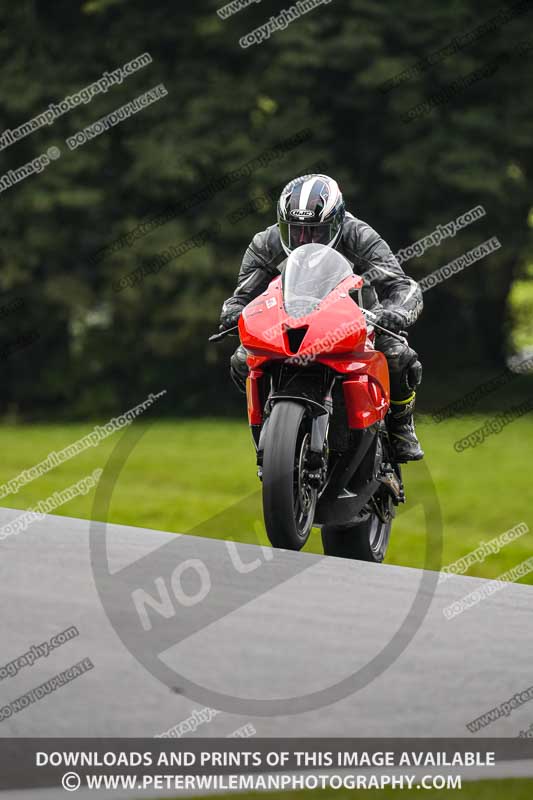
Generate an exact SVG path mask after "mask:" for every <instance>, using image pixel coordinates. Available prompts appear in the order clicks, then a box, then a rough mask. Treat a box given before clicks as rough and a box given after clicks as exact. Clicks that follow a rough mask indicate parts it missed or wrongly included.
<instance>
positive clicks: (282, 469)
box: [263, 400, 317, 550]
mask: <svg viewBox="0 0 533 800" xmlns="http://www.w3.org/2000/svg"><path fill="white" fill-rule="evenodd" d="M310 421H311V420H310V419H309V418H308V416H307V414H306V410H305V408H304V406H302V405H300V404H299V403H294V402H292V401H290V400H286V401H281V402H278V403H276V405H275V406H274V408H273V409H272V413H271V414H270V419H269V422H268V431H267V437H266V442H265V447H264V452H263V514H264V517H265V527H266V531H267V534H268V538H269V539H270V542H271V543H272V545H273V546H274V547H282V548H284V549H286V550H301V548H302V547H303V546H304V544H305V543H306V541H307V539H308V538H309V534H310V532H311V527H312V525H313V519H314V515H315V507H316V499H317V490H316V488H314V487H312V486H311V485H310V483H309V478H308V475H309V470H308V468H307V460H308V453H309V445H310V440H311V434H310Z"/></svg>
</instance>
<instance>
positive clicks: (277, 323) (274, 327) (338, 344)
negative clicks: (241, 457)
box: [239, 275, 390, 428]
mask: <svg viewBox="0 0 533 800" xmlns="http://www.w3.org/2000/svg"><path fill="white" fill-rule="evenodd" d="M362 285H363V281H362V279H361V278H360V277H359V276H358V275H350V276H349V277H347V278H345V279H344V280H343V281H342V282H341V283H339V285H338V286H337V287H336V288H335V289H334V290H333V291H332V292H331V293H330V294H328V295H327V297H325V298H324V300H322V302H321V303H319V304H318V305H317V307H316V308H315V309H314V310H313V311H312V312H311V313H310V314H307V315H306V316H304V317H299V318H298V319H294V318H292V317H290V316H289V315H288V314H287V312H286V311H285V308H284V305H283V294H282V283H281V276H280V277H277V278H274V280H272V281H271V283H270V285H269V287H268V289H267V290H266V291H265V292H263V294H261V295H259V297H257V298H256V299H255V300H253V301H252V302H251V303H249V304H248V305H247V306H246V308H245V309H244V311H243V313H242V315H241V318H240V320H239V334H240V339H241V342H242V344H243V346H244V347H245V348H246V350H247V351H248V366H249V367H250V376H249V378H248V380H247V387H246V390H247V391H246V393H247V401H248V419H249V422H250V425H260V424H261V423H262V420H263V409H262V405H261V399H260V391H259V382H260V381H261V379H262V378H263V371H262V369H261V368H262V367H263V366H264V365H266V364H267V363H268V362H271V361H275V360H280V359H281V360H284V361H288V362H290V363H292V364H294V365H296V366H301V367H305V366H306V365H307V364H311V363H312V362H314V361H316V362H319V363H321V364H325V365H327V366H328V367H330V368H331V369H333V370H335V371H336V372H338V373H340V374H342V375H344V376H345V379H344V381H343V391H344V399H345V403H346V409H347V416H348V425H349V427H350V428H366V427H368V426H370V425H373V424H374V423H375V422H378V421H379V420H380V419H383V418H384V416H385V414H386V413H387V410H388V408H389V403H390V388H389V372H388V366H387V361H386V359H385V356H384V355H383V354H382V353H380V352H379V351H376V350H374V348H373V346H372V341H371V339H370V338H369V337H368V334H367V327H366V320H365V317H364V315H363V313H362V312H361V310H360V309H359V307H358V306H357V305H356V304H355V303H354V301H353V300H352V298H351V297H350V295H349V294H348V292H349V290H351V289H360V288H361V287H362ZM305 328H307V330H306V331H302V330H301V329H305ZM294 329H300V336H302V335H303V338H302V339H301V344H300V345H299V347H298V348H297V350H296V351H295V350H291V346H290V340H289V337H288V335H287V331H289V330H294ZM293 344H294V342H293Z"/></svg>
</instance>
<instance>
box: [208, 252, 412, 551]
mask: <svg viewBox="0 0 533 800" xmlns="http://www.w3.org/2000/svg"><path fill="white" fill-rule="evenodd" d="M362 286H363V280H362V278H361V277H360V276H358V275H355V274H354V272H353V267H352V265H351V264H350V263H349V261H347V260H346V258H344V257H343V256H342V255H341V254H340V253H338V252H337V251H336V250H333V249H332V248H330V247H326V246H324V245H321V244H307V245H302V246H301V247H298V248H297V249H296V250H295V251H294V252H293V253H292V254H291V255H290V256H289V258H288V259H287V261H285V262H284V265H283V266H282V267H281V275H280V276H279V277H276V278H274V279H273V280H272V281H271V283H270V285H269V286H268V289H267V290H266V291H265V292H263V294H261V295H260V296H259V297H257V298H256V299H255V300H253V301H252V302H251V303H249V304H248V305H247V306H246V307H245V309H244V310H243V313H242V315H241V317H240V319H239V325H238V329H239V335H240V339H241V343H242V345H243V346H244V347H245V348H246V351H247V353H248V359H247V362H248V366H249V369H250V373H249V377H248V379H247V382H246V394H247V403H248V419H249V423H250V427H251V431H252V435H253V439H254V443H255V447H256V450H257V464H258V475H259V477H260V479H261V480H262V482H263V513H264V519H265V526H266V530H267V534H268V537H269V539H270V541H271V543H272V545H273V546H274V547H281V548H285V549H289V550H300V549H301V548H302V547H303V545H304V544H305V542H306V541H307V539H308V537H309V534H310V532H311V528H312V527H313V526H320V527H321V530H322V542H323V546H324V552H325V554H326V555H334V556H341V557H344V558H357V559H361V560H364V561H376V562H379V561H382V560H383V557H384V555H385V551H386V549H387V545H388V542H389V538H390V532H391V525H392V520H393V517H394V515H395V510H396V506H397V505H398V504H399V503H401V502H405V496H404V489H403V481H402V475H401V469H400V466H399V465H398V464H396V463H395V462H394V458H393V455H392V450H391V446H390V443H389V437H388V434H387V428H386V425H385V421H384V419H385V415H386V413H387V411H388V408H389V402H390V394H389V373H388V366H387V361H386V359H385V356H384V355H383V354H382V353H380V352H379V351H378V350H375V349H374V346H373V341H374V330H373V326H372V325H371V324H369V325H367V320H366V316H369V312H366V311H364V309H363V307H362V299H361V290H362ZM365 315H366V316H365ZM376 327H379V326H376ZM226 333H228V332H226V331H225V332H224V333H223V334H219V335H218V336H214V337H211V338H212V339H218V338H222V336H224V335H226Z"/></svg>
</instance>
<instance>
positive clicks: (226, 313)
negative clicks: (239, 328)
mask: <svg viewBox="0 0 533 800" xmlns="http://www.w3.org/2000/svg"><path fill="white" fill-rule="evenodd" d="M241 314H242V308H240V307H237V308H236V307H235V306H229V307H228V308H225V307H224V308H223V309H222V314H221V315H220V326H219V330H220V332H221V333H222V331H227V330H228V328H234V327H235V325H236V324H237V323H238V321H239V317H240V316H241Z"/></svg>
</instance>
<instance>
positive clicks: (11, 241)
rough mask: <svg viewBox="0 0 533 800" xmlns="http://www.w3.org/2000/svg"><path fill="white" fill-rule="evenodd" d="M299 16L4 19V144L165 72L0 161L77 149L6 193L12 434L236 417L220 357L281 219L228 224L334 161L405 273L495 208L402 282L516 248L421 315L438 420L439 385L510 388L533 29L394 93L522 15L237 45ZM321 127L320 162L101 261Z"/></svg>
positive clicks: (365, 1) (35, 15) (136, 9)
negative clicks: (448, 227)
mask: <svg viewBox="0 0 533 800" xmlns="http://www.w3.org/2000/svg"><path fill="white" fill-rule="evenodd" d="M290 4H291V3H290V2H289V0H286V2H285V3H284V5H283V3H282V0H280V2H276V3H271V2H268V0H264V2H261V3H257V4H253V5H251V6H250V7H249V8H247V9H244V10H242V11H240V12H239V13H238V14H236V15H234V16H233V17H231V18H230V19H228V20H225V21H222V20H221V19H219V17H218V16H217V14H216V9H217V8H220V6H221V5H223V3H222V1H221V0H220V1H219V0H208V1H207V2H205V1H204V2H203V3H201V4H191V5H189V4H187V3H175V2H170V0H158V1H157V2H154V3H149V2H144V0H87V2H77V1H76V2H73V0H55V2H54V3H50V2H45V1H44V0H19V2H18V3H16V4H11V3H8V2H7V0H2V2H1V3H0V9H1V21H0V22H1V33H0V59H1V63H2V116H1V126H0V127H1V130H0V133H1V132H2V131H3V130H5V129H7V128H10V129H13V128H16V127H17V126H18V125H20V124H22V123H23V122H25V121H27V120H29V119H31V118H32V117H33V116H35V115H36V114H38V113H40V112H41V111H43V110H44V109H45V108H47V106H48V104H49V103H51V102H54V103H58V102H59V101H60V100H61V99H62V98H64V97H65V96H66V95H70V94H73V93H75V92H76V91H78V90H80V89H81V88H82V87H84V86H86V85H88V84H90V83H91V82H92V81H95V80H97V79H98V78H99V77H100V76H101V74H102V73H103V72H104V71H105V70H108V71H112V70H114V69H116V68H117V67H119V66H121V65H123V64H124V63H125V62H127V61H130V60H131V59H133V58H135V56H137V55H139V54H141V53H143V52H145V51H147V52H149V53H150V54H151V56H152V58H153V63H152V64H150V65H149V66H147V67H145V68H144V69H142V70H140V71H139V72H137V73H136V74H135V75H134V76H132V77H129V78H127V79H126V80H124V82H123V83H122V85H120V86H114V87H112V88H110V89H109V91H108V92H107V93H106V94H103V95H100V96H98V97H95V98H94V99H93V100H92V102H91V103H89V104H87V105H82V106H80V107H79V108H77V109H75V110H72V111H70V112H69V113H67V114H65V115H64V116H62V117H61V118H60V119H58V120H57V121H56V122H55V123H54V124H53V125H52V126H50V127H45V128H43V129H41V130H39V131H36V132H34V133H33V134H32V135H31V136H28V137H26V138H25V139H23V140H21V141H19V142H18V143H16V144H14V145H12V146H10V147H8V148H6V149H4V150H3V151H2V152H0V174H2V175H3V174H5V173H6V172H7V171H8V170H10V169H14V168H16V167H18V166H20V165H22V164H25V163H26V162H27V161H29V160H30V159H32V158H35V157H36V156H37V155H39V154H40V153H43V152H45V151H46V150H47V149H48V148H49V147H50V146H52V145H55V146H57V147H59V148H60V150H61V157H60V158H59V159H58V160H57V161H55V162H54V163H52V164H51V165H50V167H48V168H47V169H46V170H45V171H44V172H42V173H41V174H39V175H33V176H31V177H29V178H27V179H26V180H24V181H22V182H21V183H19V184H18V185H16V186H13V187H12V188H10V189H8V190H6V191H4V192H3V193H2V194H0V207H1V213H0V232H1V242H0V258H1V261H0V263H1V271H0V291H1V295H0V297H1V303H0V305H1V306H2V307H4V306H6V305H8V304H10V303H13V302H15V301H18V300H20V301H21V302H22V305H21V306H18V307H17V310H16V311H13V312H11V313H5V314H3V315H0V340H1V344H0V349H1V350H2V353H3V356H2V358H1V366H0V368H1V373H2V392H1V395H0V410H1V411H2V413H4V414H8V415H11V416H13V415H15V416H22V417H26V418H52V417H54V416H58V415H60V416H62V417H89V416H95V415H99V414H104V413H108V412H110V411H115V410H117V409H118V410H123V409H124V408H127V407H128V406H129V404H130V405H133V404H134V403H135V402H138V401H139V400H140V399H143V398H144V396H145V395H146V394H148V393H149V392H150V391H158V390H159V389H160V388H161V387H167V389H168V390H169V396H170V397H171V398H172V407H170V406H169V410H170V411H171V412H172V413H177V414H190V413H199V412H201V413H210V414H218V413H230V412H233V411H235V410H237V409H239V410H241V411H242V401H241V399H240V398H239V397H238V396H236V395H235V393H234V390H233V387H232V386H231V384H230V382H229V380H228V377H227V357H228V354H229V351H230V346H229V345H228V344H227V343H226V344H225V345H223V346H221V347H220V348H215V347H213V346H212V345H211V346H210V345H208V344H207V337H208V335H209V334H210V333H212V332H213V331H214V330H215V329H216V326H217V321H218V310H219V306H220V304H221V302H222V300H223V299H224V298H225V297H227V296H228V295H229V294H230V293H231V291H232V289H233V286H234V283H235V277H236V273H237V270H238V267H239V263H240V259H241V256H242V253H243V251H244V249H245V247H246V245H247V243H248V241H249V240H250V238H251V237H252V235H253V234H254V232H255V231H256V230H259V229H261V228H263V227H265V226H266V225H267V224H270V223H271V222H272V221H273V220H274V215H275V204H274V203H273V202H270V204H266V203H263V204H262V206H261V208H260V209H259V210H257V211H255V212H253V213H251V214H249V215H248V216H246V217H245V218H244V219H242V220H241V221H240V222H238V223H234V222H231V221H230V216H231V214H232V212H234V211H235V210H236V209H238V208H239V207H241V206H242V205H243V204H245V203H246V202H248V201H249V200H250V199H253V198H255V197H258V196H260V195H263V194H264V193H265V192H267V191H269V190H271V189H272V188H275V189H276V190H277V189H278V188H279V187H281V186H282V185H283V184H284V183H285V182H286V181H288V180H289V179H290V178H292V177H293V176H295V175H296V174H298V173H300V172H302V171H307V170H308V169H309V167H311V166H312V165H314V164H317V163H322V164H323V165H324V169H325V171H327V172H328V173H330V174H332V175H334V176H335V177H337V179H338V180H339V183H340V184H341V187H342V188H343V191H344V193H345V196H346V199H347V203H348V207H349V208H350V210H351V211H352V212H353V213H355V215H356V216H360V217H361V218H363V219H365V220H366V221H368V222H369V223H370V224H371V225H373V226H374V227H375V228H376V229H377V230H378V231H380V232H381V233H382V235H383V236H384V237H385V238H386V239H387V240H388V242H389V243H390V245H391V247H392V249H393V250H394V251H396V250H398V249H400V248H402V247H405V246H407V245H409V244H411V243H412V242H414V241H415V240H417V239H418V238H420V237H422V236H424V235H426V234H429V233H430V232H431V231H432V230H433V229H434V228H435V227H436V226H437V225H438V224H445V223H447V222H449V221H451V220H453V219H455V217H457V216H458V215H459V214H461V213H463V212H465V211H467V210H468V209H470V208H472V207H473V206H476V205H478V204H482V205H483V206H484V207H485V209H486V212H487V215H486V217H484V218H483V219H482V220H480V221H478V222H476V223H475V224H473V225H471V226H470V227H468V228H466V229H464V230H463V231H461V232H459V233H458V234H457V236H456V237H454V238H450V239H447V240H446V241H445V242H443V243H442V244H441V245H440V246H439V247H438V248H437V247H434V248H432V249H430V250H429V251H428V252H427V253H426V254H425V255H424V256H423V257H421V258H415V259H412V260H411V261H409V262H408V263H406V264H405V265H404V268H405V269H406V271H407V272H409V273H410V274H411V275H412V276H413V277H415V278H416V279H421V278H422V277H423V276H424V275H427V274H429V273H430V272H432V271H433V270H434V269H436V268H438V267H440V266H443V265H444V264H446V263H447V262H448V261H450V260H452V259H453V258H455V257H456V256H459V255H461V254H462V253H464V252H466V251H467V250H468V249H470V248H471V247H473V246H475V245H476V244H478V243H480V242H482V241H484V240H485V239H488V238H490V237H492V236H497V237H498V238H499V240H500V242H501V243H502V248H501V250H499V251H498V252H497V253H494V254H493V255H491V256H489V257H488V258H485V259H483V260H482V261H480V262H478V263H477V264H475V265H473V266H470V267H468V268H467V269H466V270H465V271H464V272H463V273H461V274H460V275H457V276H455V277H453V278H451V279H450V280H449V281H447V282H446V283H444V284H443V285H441V286H439V287H437V288H435V289H434V290H432V291H430V292H427V293H426V295H425V301H426V304H425V311H424V314H423V316H422V318H421V320H420V321H419V323H418V324H417V325H416V327H415V329H414V331H413V335H412V341H413V343H414V346H415V347H416V348H417V349H418V350H419V352H420V354H421V356H422V359H423V361H424V365H425V370H426V372H425V376H426V377H425V384H424V391H423V392H422V401H423V402H424V401H425V402H426V404H431V402H432V398H435V397H437V396H439V402H442V400H443V399H444V398H443V397H442V392H443V387H444V388H446V387H447V388H448V389H449V390H450V391H451V395H450V396H457V386H460V387H463V386H464V388H467V387H466V384H464V383H463V380H464V379H463V378H461V377H460V376H461V375H468V376H470V380H473V378H472V376H473V375H474V374H476V375H478V374H479V375H481V374H485V373H486V374H495V373H497V372H498V371H499V370H501V369H502V368H503V366H504V363H505V357H506V355H507V354H508V353H509V350H510V340H509V334H510V328H511V325H512V322H513V320H512V313H511V308H510V305H509V292H510V290H511V287H512V285H513V282H514V281H515V280H516V279H517V278H519V277H520V276H523V275H525V274H526V270H527V267H528V263H529V262H530V261H531V249H532V236H531V219H532V217H531V186H532V172H533V163H532V162H533V148H532V141H533V114H532V111H533V93H532V92H531V84H532V77H533V70H532V63H533V53H528V52H527V47H528V46H529V42H528V38H527V31H528V29H529V30H531V12H524V13H521V14H517V15H516V17H515V18H514V19H512V20H511V21H509V22H507V23H506V24H505V25H502V26H501V27H500V28H498V30H496V31H492V32H490V33H487V34H486V35H484V36H482V37H480V38H479V39H478V40H477V41H475V42H474V43H473V44H471V45H469V46H468V47H466V48H464V49H462V50H459V51H458V52H456V53H454V54H452V55H450V56H449V57H447V58H445V59H444V60H441V61H439V62H438V63H436V64H435V65H434V66H432V67H430V68H429V69H427V70H426V71H424V72H422V73H421V74H420V75H418V76H416V77H413V78H411V79H410V80H408V81H406V82H404V83H402V84H401V85H400V86H398V87H397V88H394V89H392V90H390V91H388V92H383V91H382V89H381V87H382V85H383V83H384V82H385V81H387V80H388V79H390V78H391V77H393V76H394V75H396V74H397V73H399V72H401V71H402V70H404V69H406V68H407V67H409V66H411V65H413V64H415V63H416V62H417V61H418V60H419V59H420V58H423V57H424V56H426V55H428V54H429V53H431V52H433V51H435V50H438V49H439V48H442V47H444V46H445V45H446V44H448V43H449V42H450V40H451V39H452V37H453V36H460V35H462V34H464V33H466V32H467V31H469V30H471V29H472V28H475V27H476V26H477V25H480V24H481V23H483V22H484V21H486V20H487V19H489V18H490V17H491V16H493V15H494V14H496V13H497V12H498V11H499V10H500V9H501V8H505V6H504V5H503V4H502V3H501V2H499V0H498V1H497V2H494V0H490V2H482V1H481V0H449V2H446V3H440V2H437V0H432V2H429V3H428V2H426V1H425V0H424V1H423V0H412V2H410V3H405V2H401V1H400V0H387V2H384V0H379V2H374V1H372V2H371V1H370V0H344V2H343V0H333V1H332V2H331V3H329V4H327V5H322V6H320V7H317V8H316V9H315V10H313V11H312V12H310V13H309V14H306V15H305V16H304V17H302V18H301V19H300V20H298V21H296V22H294V23H292V24H291V25H289V26H288V28H287V29H286V30H284V31H277V32H276V33H274V34H273V35H272V36H271V38H270V39H269V40H268V41H266V42H264V43H262V44H261V45H256V46H252V47H249V48H247V49H242V48H241V47H240V46H239V44H238V40H239V38H240V37H241V36H243V35H244V34H246V33H247V32H248V31H250V30H252V29H253V28H255V27H256V26H258V25H261V24H263V23H264V22H265V21H266V20H268V18H269V17H270V16H271V14H278V13H279V12H280V11H281V9H282V8H283V7H288V6H289V5H290ZM519 45H523V47H522V49H520V47H519ZM522 50H524V51H525V52H522ZM494 59H498V60H497V61H496V62H495V64H496V66H495V68H494V69H493V71H492V74H491V75H489V76H488V77H486V78H484V79H482V80H478V81H477V82H475V83H472V84H471V85H470V86H468V87H467V88H464V89H462V90H461V91H458V92H457V93H456V94H454V95H453V96H452V97H451V98H450V99H449V100H448V101H447V102H446V103H444V104H442V105H439V106H438V107H436V108H434V109H433V110H432V111H431V112H430V113H428V114H426V115H425V116H422V117H420V118H418V119H416V120H414V121H412V122H410V123H405V122H404V119H403V118H404V115H405V114H406V112H407V111H408V110H409V109H410V108H412V107H413V106H415V105H417V104H418V103H420V102H422V101H424V100H427V99H428V98H430V97H431V96H432V95H434V94H435V93H436V92H438V91H440V90H441V89H443V88H445V87H447V86H448V85H449V84H451V83H452V82H453V81H454V80H457V79H460V78H462V77H463V76H465V75H468V74H469V73H471V72H472V71H473V70H476V69H479V68H483V67H485V66H486V65H487V64H488V63H489V62H490V63H492V62H494ZM159 83H164V85H165V87H166V89H167V90H168V96H167V97H165V98H164V99H161V100H160V101H158V102H157V103H154V104H153V105H151V106H149V107H148V108H146V109H144V110H143V111H141V112H139V113H138V114H136V115H135V116H133V117H132V118H130V119H128V120H126V121H124V122H122V123H121V124H119V125H117V126H116V127H114V128H113V129H112V130H110V131H107V132H106V133H104V134H102V135H101V136H99V137H98V138H95V139H93V140H92V141H90V142H88V143H87V144H86V145H85V146H84V147H80V148H78V149H77V150H75V151H73V152H71V151H70V150H69V149H68V147H67V145H66V144H65V139H66V137H68V136H72V135H73V134H74V133H75V132H76V131H78V130H80V129H81V128H83V127H84V126H86V125H89V124H91V123H92V122H94V121H96V120H97V119H99V118H100V117H102V116H103V115H105V114H107V113H109V112H111V111H114V110H115V109H117V108H118V107H119V106H121V105H123V104H124V103H127V102H128V101H130V100H133V99H134V98H135V97H136V96H137V95H139V94H141V93H143V92H144V91H146V90H147V89H150V88H152V87H153V86H155V85H157V84H159ZM304 129H310V131H311V138H309V139H308V140H307V141H306V142H305V143H303V144H301V145H299V146H298V147H296V148H294V149H293V150H292V151H290V152H287V153H286V154H285V155H281V156H280V157H278V158H276V159H275V160H273V161H272V162H271V163H270V164H269V165H267V166H266V167H264V168H259V169H256V170H255V171H254V172H253V174H252V175H251V176H250V177H249V178H243V179H240V180H236V181H234V182H232V183H231V184H230V185H229V186H227V187H226V188H225V189H223V190H221V191H219V192H217V193H216V194H213V195H212V196H211V197H209V198H208V199H207V200H206V201H205V202H203V203H199V204H196V205H194V206H193V208H191V209H190V210H189V211H184V212H181V213H177V215H175V216H174V218H173V219H172V220H171V221H170V222H168V223H167V224H166V225H164V226H161V227H159V228H157V229H155V230H154V231H153V232H151V233H150V234H149V235H147V236H145V237H143V238H142V239H139V240H137V241H135V242H133V243H132V244H131V246H126V247H123V248H122V249H120V250H117V251H116V252H114V253H109V254H107V255H106V256H105V257H104V258H101V259H97V260H96V263H95V259H94V254H95V253H96V252H97V251H98V250H100V249H101V248H103V247H105V246H106V245H108V244H109V243H110V242H112V241H113V240H115V239H116V238H117V237H119V236H121V235H123V234H124V233H126V232H127V231H129V230H131V229H133V228H135V226H136V225H137V224H139V223H140V222H143V221H146V220H147V219H150V218H152V217H155V216H157V215H159V214H161V213H163V212H164V211H165V210H166V209H168V208H172V207H175V206H176V204H179V203H181V202H183V201H185V202H186V201H187V198H189V197H190V196H191V195H192V194H193V193H194V192H196V191H199V190H200V189H202V187H205V186H206V185H208V184H210V183H211V182H212V181H213V180H215V179H217V178H219V177H221V176H223V175H225V174H226V173H228V172H231V171H232V170H235V169H237V168H238V167H240V166H241V165H242V164H245V163H246V162H248V161H250V160H251V159H254V158H256V157H257V156H258V155H260V154H261V153H264V152H265V151H267V150H268V149H269V148H271V147H272V146H274V145H275V144H276V143H277V142H279V141H281V140H284V139H287V138H289V137H291V136H293V135H294V134H296V133H297V132H299V131H301V130H304ZM528 220H529V224H528ZM217 225H218V227H215V226H217ZM206 229H207V230H210V231H212V232H213V236H212V238H211V240H210V241H209V242H208V243H207V244H206V245H205V246H202V247H196V248H193V249H191V250H190V251H189V252H188V253H186V254H185V255H184V256H182V257H181V258H179V259H176V260H174V261H172V262H170V263H169V264H167V265H166V266H165V267H164V268H163V269H161V271H160V272H159V273H157V274H149V275H147V276H146V277H145V278H144V280H143V281H142V283H140V284H139V285H138V286H134V287H131V288H127V289H125V290H124V291H121V292H117V291H115V290H114V289H113V282H114V281H115V282H116V281H117V280H119V279H120V278H121V277H122V276H124V275H125V274H127V273H129V272H131V271H132V270H134V269H136V268H137V267H139V266H142V265H143V264H147V263H149V262H150V261H151V260H152V259H153V258H154V257H155V256H156V255H157V254H158V253H159V252H161V251H162V250H163V249H165V248H166V247H168V246H170V245H178V244H179V243H180V242H182V241H184V240H186V239H188V238H189V237H191V236H193V235H194V234H196V233H198V232H200V231H202V230H206ZM25 337H26V338H25ZM28 338H29V340H30V343H29V344H28V343H26V344H24V342H25V341H26V342H27V340H28ZM466 380H467V382H468V379H466ZM450 387H452V388H453V387H454V391H452V390H451V389H450Z"/></svg>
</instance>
